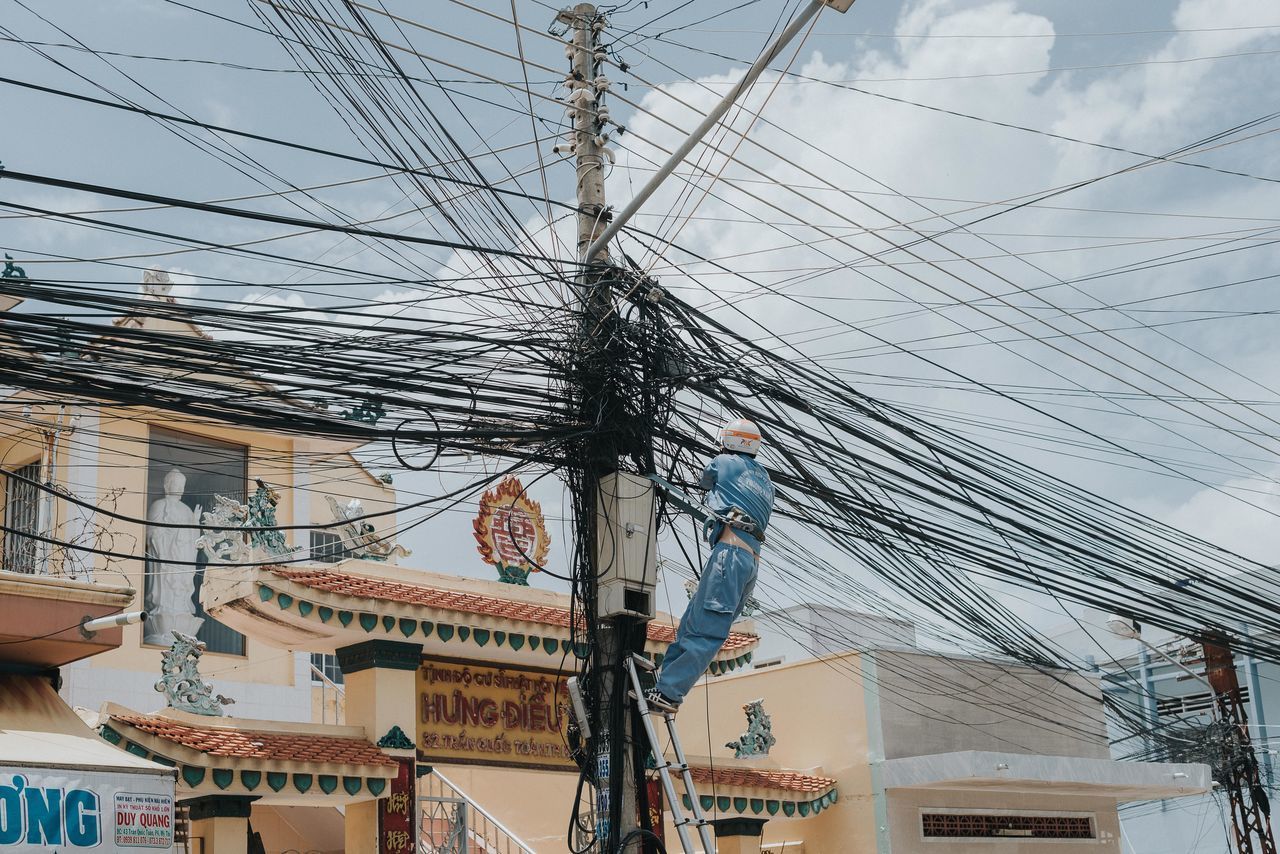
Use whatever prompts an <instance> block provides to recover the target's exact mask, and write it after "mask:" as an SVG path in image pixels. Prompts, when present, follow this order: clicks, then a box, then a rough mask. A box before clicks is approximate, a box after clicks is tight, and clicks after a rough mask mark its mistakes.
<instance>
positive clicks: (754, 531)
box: [707, 507, 764, 543]
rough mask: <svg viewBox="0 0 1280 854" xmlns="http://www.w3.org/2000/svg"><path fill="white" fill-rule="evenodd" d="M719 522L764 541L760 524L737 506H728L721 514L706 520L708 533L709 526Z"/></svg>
mask: <svg viewBox="0 0 1280 854" xmlns="http://www.w3.org/2000/svg"><path fill="white" fill-rule="evenodd" d="M716 522H719V523H720V524H722V525H725V526H726V527H729V528H732V529H734V530H735V531H741V532H742V533H744V534H750V535H751V536H753V537H755V538H756V539H757V540H759V541H760V542H761V543H764V531H762V530H760V526H759V525H757V524H756V520H755V519H752V518H751V517H750V516H748V515H747V514H746V513H743V512H742V511H741V510H739V509H738V508H737V507H733V508H730V510H729V512H728V513H726V514H724V515H723V516H713V517H712V518H711V519H708V520H707V528H708V533H709V532H710V528H711V527H712V526H714V525H715V523H716Z"/></svg>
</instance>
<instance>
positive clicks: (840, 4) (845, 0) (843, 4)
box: [822, 0, 853, 13]
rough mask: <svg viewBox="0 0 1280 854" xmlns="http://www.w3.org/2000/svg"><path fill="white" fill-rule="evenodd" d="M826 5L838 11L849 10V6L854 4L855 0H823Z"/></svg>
mask: <svg viewBox="0 0 1280 854" xmlns="http://www.w3.org/2000/svg"><path fill="white" fill-rule="evenodd" d="M822 2H823V4H824V5H827V6H830V7H831V8H832V9H835V10H836V11H837V12H842V13H843V12H848V11H849V7H850V6H852V5H853V0H822Z"/></svg>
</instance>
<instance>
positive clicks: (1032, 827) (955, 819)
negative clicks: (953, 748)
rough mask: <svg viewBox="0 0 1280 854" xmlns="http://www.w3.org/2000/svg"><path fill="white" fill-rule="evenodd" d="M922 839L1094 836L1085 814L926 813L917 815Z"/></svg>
mask: <svg viewBox="0 0 1280 854" xmlns="http://www.w3.org/2000/svg"><path fill="white" fill-rule="evenodd" d="M920 821H921V829H922V830H923V832H924V835H925V837H926V838H934V839H937V838H950V839H1000V838H1008V839H1094V838H1095V834H1094V828H1093V817H1092V816H1087V815H1001V814H992V813H943V812H926V813H922V814H921V816H920Z"/></svg>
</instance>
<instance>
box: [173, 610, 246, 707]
mask: <svg viewBox="0 0 1280 854" xmlns="http://www.w3.org/2000/svg"><path fill="white" fill-rule="evenodd" d="M204 648H205V645H204V641H198V640H196V639H195V638H193V637H192V636H191V635H184V634H183V633H182V632H177V631H175V632H173V645H172V646H170V647H169V649H168V650H166V651H165V653H164V655H163V656H161V658H160V672H161V673H162V674H163V675H162V676H161V677H160V681H159V682H157V683H156V686H155V687H156V690H157V691H159V692H160V693H161V694H164V697H165V700H166V701H167V702H168V705H169V708H171V709H177V710H178V711H181V712H192V713H193V714H197V715H209V716H212V717H218V716H221V715H222V714H223V712H222V707H223V706H226V705H230V704H231V703H234V702H235V700H231V699H228V698H226V697H224V696H222V695H221V694H218V695H216V696H215V695H214V693H213V687H212V686H211V685H209V683H208V682H205V681H204V677H203V676H201V675H200V656H202V655H204Z"/></svg>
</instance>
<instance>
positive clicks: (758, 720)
mask: <svg viewBox="0 0 1280 854" xmlns="http://www.w3.org/2000/svg"><path fill="white" fill-rule="evenodd" d="M742 711H744V712H746V713H747V731H746V732H744V733H743V734H742V735H740V736H738V740H737V741H731V742H729V743H728V744H726V745H725V747H732V748H733V758H734V759H748V758H751V757H756V756H768V755H769V748H771V747H773V746H774V745H775V744H777V742H778V740H777V739H776V738H774V737H773V721H772V720H771V719H770V718H769V715H768V714H766V713H765V710H764V700H763V699H760V700H752V701H751V702H749V703H747V704H745V705H744V706H743V707H742Z"/></svg>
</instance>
